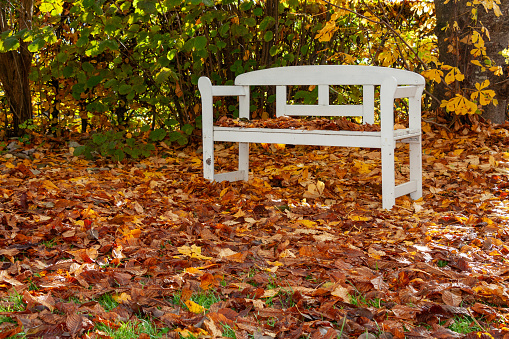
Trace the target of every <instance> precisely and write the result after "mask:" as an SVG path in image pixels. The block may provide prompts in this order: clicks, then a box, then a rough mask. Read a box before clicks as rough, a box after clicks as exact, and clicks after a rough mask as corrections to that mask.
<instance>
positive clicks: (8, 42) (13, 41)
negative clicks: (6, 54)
mask: <svg viewBox="0 0 509 339" xmlns="http://www.w3.org/2000/svg"><path fill="white" fill-rule="evenodd" d="M3 45H4V49H5V51H12V50H16V49H18V48H19V39H18V38H16V37H13V36H10V37H7V38H6V39H5V40H4V44H3Z"/></svg>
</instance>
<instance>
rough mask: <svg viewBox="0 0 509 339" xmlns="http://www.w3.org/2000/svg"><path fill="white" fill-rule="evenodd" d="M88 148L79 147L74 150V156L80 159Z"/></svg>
mask: <svg viewBox="0 0 509 339" xmlns="http://www.w3.org/2000/svg"><path fill="white" fill-rule="evenodd" d="M86 148H87V146H78V147H76V148H75V149H74V152H73V155H74V156H76V157H79V156H80V155H82V154H83V153H85V150H86Z"/></svg>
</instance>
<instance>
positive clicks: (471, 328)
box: [448, 316, 484, 334]
mask: <svg viewBox="0 0 509 339" xmlns="http://www.w3.org/2000/svg"><path fill="white" fill-rule="evenodd" d="M448 328H449V329H450V330H451V331H454V332H458V333H464V334H467V333H470V332H478V331H484V329H483V328H482V327H480V326H479V325H478V323H477V322H475V321H474V319H472V317H469V316H462V317H460V316H456V317H454V322H453V323H452V324H451V325H449V327H448Z"/></svg>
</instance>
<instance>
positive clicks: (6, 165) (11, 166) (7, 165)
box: [5, 162, 16, 169]
mask: <svg viewBox="0 0 509 339" xmlns="http://www.w3.org/2000/svg"><path fill="white" fill-rule="evenodd" d="M5 167H7V168H10V169H13V168H16V166H15V165H13V164H12V163H11V162H6V163H5Z"/></svg>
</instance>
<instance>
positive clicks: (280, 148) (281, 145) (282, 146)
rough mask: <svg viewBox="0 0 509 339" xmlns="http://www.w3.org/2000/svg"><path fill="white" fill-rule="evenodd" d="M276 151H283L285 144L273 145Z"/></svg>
mask: <svg viewBox="0 0 509 339" xmlns="http://www.w3.org/2000/svg"><path fill="white" fill-rule="evenodd" d="M274 146H275V147H276V149H277V150H279V151H283V150H284V149H285V148H286V145H285V144H274Z"/></svg>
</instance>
